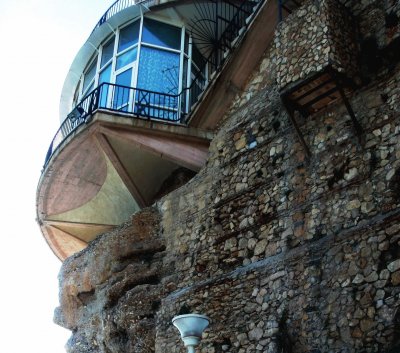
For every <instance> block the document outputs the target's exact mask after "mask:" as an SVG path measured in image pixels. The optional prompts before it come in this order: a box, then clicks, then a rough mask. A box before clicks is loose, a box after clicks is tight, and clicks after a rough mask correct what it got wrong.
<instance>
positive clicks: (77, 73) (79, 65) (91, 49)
mask: <svg viewBox="0 0 400 353" xmlns="http://www.w3.org/2000/svg"><path fill="white" fill-rule="evenodd" d="M148 3H149V2H148V1H142V2H138V1H136V4H132V5H131V6H128V7H126V8H124V9H122V10H121V11H119V12H117V13H115V14H114V15H112V16H111V17H108V18H107V17H105V16H106V14H107V12H108V11H109V10H107V12H106V13H105V14H104V15H103V16H102V18H101V19H100V21H99V22H98V23H97V25H96V27H95V28H94V29H93V31H92V33H91V34H90V36H89V38H88V39H87V40H86V42H85V44H83V46H82V47H81V49H80V50H79V51H78V54H77V55H76V56H75V59H74V61H73V62H72V64H71V67H70V69H69V71H68V74H67V77H66V78H65V81H64V85H63V88H62V91H61V99H60V121H61V122H62V121H64V119H65V118H66V116H67V115H68V113H69V112H70V107H71V104H72V99H73V95H74V93H75V92H74V91H75V88H76V85H77V83H78V81H79V80H80V78H81V75H82V73H83V70H84V69H85V67H86V65H87V63H88V62H89V60H90V58H91V57H92V56H93V54H94V53H95V52H96V50H97V48H98V46H99V45H100V44H101V43H102V42H103V41H104V39H106V38H107V37H108V36H109V35H111V34H112V33H114V32H115V30H116V29H117V28H118V27H119V26H121V25H122V24H124V23H125V22H127V21H129V20H133V19H135V18H136V17H139V16H140V15H141V14H142V13H145V12H147V11H149V8H148V7H147V6H148ZM114 4H115V3H114ZM110 9H111V8H110Z"/></svg>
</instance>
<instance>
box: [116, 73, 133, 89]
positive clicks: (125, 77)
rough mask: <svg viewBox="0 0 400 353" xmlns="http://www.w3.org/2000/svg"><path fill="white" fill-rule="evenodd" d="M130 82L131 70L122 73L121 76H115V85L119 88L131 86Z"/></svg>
mask: <svg viewBox="0 0 400 353" xmlns="http://www.w3.org/2000/svg"><path fill="white" fill-rule="evenodd" d="M131 81H132V69H129V70H126V71H124V72H123V73H122V74H119V75H117V79H116V80H115V83H116V84H117V85H121V86H128V87H130V86H131Z"/></svg>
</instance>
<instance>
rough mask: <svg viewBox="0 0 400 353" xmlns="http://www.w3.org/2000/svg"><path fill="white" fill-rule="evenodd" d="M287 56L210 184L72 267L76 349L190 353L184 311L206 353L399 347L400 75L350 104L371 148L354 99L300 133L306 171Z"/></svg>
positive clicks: (200, 177) (243, 99)
mask: <svg viewBox="0 0 400 353" xmlns="http://www.w3.org/2000/svg"><path fill="white" fill-rule="evenodd" d="M363 3H364V2H363ZM368 6H370V4H369V3H368V4H365V7H364V8H363V9H359V10H357V11H359V13H363V14H364V15H362V16H366V15H365V14H366V13H367V12H366V11H367V9H368ZM363 11H364V12H363ZM293 15H295V14H293ZM360 16H361V15H360ZM360 18H362V17H360ZM278 50H279V49H278V48H277V47H272V48H269V50H268V51H267V52H266V53H265V57H264V58H263V60H262V62H261V63H260V66H259V68H258V70H257V71H256V72H255V73H254V75H253V76H252V77H251V78H250V79H249V84H248V86H247V88H246V90H245V91H244V92H242V93H240V94H238V97H237V99H236V100H235V104H234V105H233V106H232V108H231V110H230V112H229V113H228V114H227V115H226V117H225V118H224V119H223V120H222V121H221V124H220V126H219V128H218V131H217V132H216V137H215V138H214V140H213V141H212V143H211V146H210V152H209V159H208V161H207V164H206V166H205V167H204V168H203V169H202V170H201V171H200V173H199V174H197V175H196V176H195V177H194V178H192V179H191V180H190V181H189V182H188V183H187V184H186V185H184V186H182V187H180V188H179V189H177V190H175V191H173V192H172V193H170V194H168V195H166V196H164V197H163V198H162V199H161V200H160V201H159V202H158V203H157V204H156V205H154V207H153V208H150V209H146V210H143V211H141V212H140V213H138V214H136V215H134V216H133V218H132V222H129V223H127V224H125V225H122V226H121V228H120V229H119V230H117V231H115V232H113V233H108V234H104V235H103V236H101V237H99V238H98V239H97V240H96V241H94V242H93V243H91V244H90V246H89V247H88V248H87V249H86V250H84V251H83V252H81V253H79V254H76V255H75V256H73V257H72V258H70V259H68V260H67V261H66V262H65V263H64V265H63V268H62V270H61V273H60V286H61V290H60V293H61V294H60V308H58V309H57V311H56V321H57V322H58V323H59V324H60V325H62V326H64V327H67V328H69V329H71V330H72V332H73V333H72V337H71V340H70V341H69V344H68V351H69V352H73V353H86V352H104V353H117V352H152V351H155V352H157V353H158V352H160V353H161V352H184V348H183V346H182V342H181V340H180V338H179V335H178V332H177V331H176V329H175V328H174V327H173V326H172V324H171V319H172V317H173V316H175V315H177V314H183V313H187V312H198V313H202V314H206V315H208V316H210V318H211V320H212V324H211V326H210V328H209V329H208V330H207V331H206V333H205V335H204V339H203V341H202V343H201V347H200V348H199V352H203V353H206V352H207V353H217V352H240V353H245V352H246V353H247V352H257V351H260V352H271V353H278V352H279V353H280V352H300V353H302V352H313V353H318V352H321V353H322V352H326V353H328V352H329V353H331V352H357V353H366V352H370V353H372V352H373V353H375V352H383V353H385V352H387V353H389V352H391V353H392V352H393V353H394V352H398V351H399V350H400V348H399V345H400V335H399V332H400V314H399V309H398V308H399V306H400V246H399V245H400V223H399V220H400V188H399V185H400V138H399V134H400V105H399V99H400V65H399V64H398V63H397V65H393V67H391V68H388V67H383V68H381V69H380V71H379V72H378V74H377V75H376V76H374V77H373V78H372V79H371V82H370V83H369V84H368V85H366V86H364V87H363V88H361V89H359V90H357V91H356V92H355V94H354V96H353V97H351V100H350V102H351V104H352V107H353V109H354V111H355V113H356V115H357V117H358V119H359V120H360V123H361V125H362V126H363V128H364V134H365V135H364V138H363V142H362V144H360V142H359V140H358V139H357V137H356V136H355V134H354V131H353V129H352V124H351V121H350V118H349V116H348V115H347V110H346V109H345V107H344V106H343V104H342V103H338V104H336V105H333V106H330V107H329V109H328V110H325V111H322V112H320V113H318V114H315V115H313V116H311V117H310V118H309V119H307V120H306V121H302V122H301V124H300V129H301V131H302V132H303V134H304V136H305V140H306V143H307V144H308V145H309V147H310V150H311V152H312V157H311V158H310V159H309V160H308V159H306V157H305V153H304V151H303V150H302V147H301V145H300V143H299V142H298V141H297V139H296V135H295V134H294V131H293V129H292V127H291V126H290V124H289V119H288V117H287V115H286V113H285V110H284V108H283V107H282V105H281V101H280V99H279V93H278V91H279V85H278V84H277V67H278V61H279V57H278V55H277V53H278ZM393 62H394V61H393Z"/></svg>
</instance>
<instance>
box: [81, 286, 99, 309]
mask: <svg viewBox="0 0 400 353" xmlns="http://www.w3.org/2000/svg"><path fill="white" fill-rule="evenodd" d="M78 299H79V300H80V301H81V303H82V304H83V305H88V304H90V303H91V302H92V301H94V300H95V299H96V295H95V290H94V289H92V290H91V291H88V292H80V293H78Z"/></svg>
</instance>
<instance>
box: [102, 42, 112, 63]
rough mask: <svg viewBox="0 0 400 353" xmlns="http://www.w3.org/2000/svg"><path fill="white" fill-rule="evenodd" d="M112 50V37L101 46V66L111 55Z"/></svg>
mask: <svg viewBox="0 0 400 353" xmlns="http://www.w3.org/2000/svg"><path fill="white" fill-rule="evenodd" d="M113 52H114V37H113V38H112V39H111V40H110V41H109V42H108V43H106V44H105V45H104V46H103V51H102V53H101V67H103V66H104V64H106V63H107V62H108V61H109V60H110V59H111V58H112V56H113Z"/></svg>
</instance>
